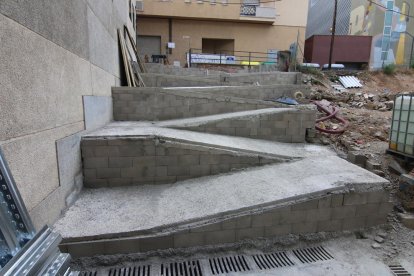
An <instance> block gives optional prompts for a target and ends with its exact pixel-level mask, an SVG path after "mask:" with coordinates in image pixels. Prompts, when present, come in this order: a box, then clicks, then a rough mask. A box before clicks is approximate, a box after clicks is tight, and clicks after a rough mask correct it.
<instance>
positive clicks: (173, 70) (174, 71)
mask: <svg viewBox="0 0 414 276" xmlns="http://www.w3.org/2000/svg"><path fill="white" fill-rule="evenodd" d="M145 67H146V68H147V71H148V73H155V74H165V75H176V76H208V75H216V76H217V75H220V74H222V73H223V72H222V71H215V70H209V69H204V68H184V67H178V66H171V65H167V66H166V65H163V64H159V63H146V64H145Z"/></svg>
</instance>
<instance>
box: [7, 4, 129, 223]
mask: <svg viewBox="0 0 414 276" xmlns="http://www.w3.org/2000/svg"><path fill="white" fill-rule="evenodd" d="M129 11H131V13H129ZM133 11H134V3H132V1H128V0H116V1H111V0H101V1H92V0H71V1H67V0H56V1H41V0H33V1H14V0H2V1H0V42H1V47H0V63H1V66H0V87H1V88H0V99H1V100H0V112H1V115H0V148H1V150H2V152H3V153H4V155H5V157H6V159H7V162H8V163H9V166H10V169H11V172H12V174H13V176H14V178H15V181H16V184H17V186H18V189H19V191H20V193H21V195H22V198H23V200H24V203H25V205H26V207H27V209H28V211H29V213H30V216H31V218H32V220H33V222H34V224H35V226H36V228H37V229H39V228H40V227H42V226H43V225H44V224H49V225H51V224H52V223H53V222H54V220H55V219H57V218H58V217H59V216H60V214H61V212H62V210H64V209H65V208H66V207H67V206H68V205H70V204H71V203H72V202H73V201H74V199H75V198H76V195H77V193H78V192H79V190H80V189H81V187H82V170H81V158H80V146H79V141H80V134H81V133H82V131H85V130H91V129H94V128H96V127H98V126H100V125H103V124H105V123H106V122H107V121H109V120H110V119H111V116H112V109H111V106H112V104H111V86H116V85H119V84H120V79H121V70H120V68H121V67H120V59H119V50H118V37H117V29H118V28H123V26H124V25H126V26H127V27H128V29H129V30H130V32H132V33H134V34H135V31H134V24H133V23H132V22H133V21H134V17H133V14H134V13H133ZM94 112H95V115H96V114H97V115H96V116H91V114H92V115H93V113H94Z"/></svg>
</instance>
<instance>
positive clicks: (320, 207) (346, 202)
mask: <svg viewBox="0 0 414 276" xmlns="http://www.w3.org/2000/svg"><path fill="white" fill-rule="evenodd" d="M391 209H392V204H391V203H390V202H389V193H388V192H387V191H383V190H380V191H371V192H361V193H358V192H354V193H347V192H344V193H339V194H332V195H327V196H324V197H322V198H319V199H313V200H309V201H305V202H302V203H296V204H292V205H289V206H285V207H275V208H271V209H268V210H266V211H264V212H261V213H251V214H246V215H243V216H239V217H237V218H227V219H226V218H221V219H219V218H215V219H212V220H213V221H216V222H215V223H214V222H213V223H208V224H207V223H204V224H201V223H200V224H198V225H197V224H192V225H187V226H185V225H183V226H181V227H180V228H177V227H176V228H172V229H164V230H163V231H159V232H158V234H157V233H153V234H147V235H144V236H136V237H129V238H119V239H107V240H97V241H85V242H75V243H70V242H65V241H63V245H62V246H61V249H62V250H63V251H65V252H68V253H70V254H71V255H72V256H73V257H75V258H76V257H81V256H93V255H97V254H118V253H132V252H134V253H136V252H146V251H151V250H158V249H168V248H186V247H194V246H205V245H212V244H223V243H234V242H238V241H241V240H246V239H252V238H258V237H277V236H283V235H287V234H307V233H316V232H331V231H343V230H357V229H362V228H365V227H371V226H376V225H380V224H385V223H386V222H387V214H388V213H389V212H390V211H391Z"/></svg>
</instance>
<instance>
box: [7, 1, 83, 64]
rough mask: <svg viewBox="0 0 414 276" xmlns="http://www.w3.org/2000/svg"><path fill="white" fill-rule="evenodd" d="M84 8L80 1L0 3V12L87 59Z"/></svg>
mask: <svg viewBox="0 0 414 276" xmlns="http://www.w3.org/2000/svg"><path fill="white" fill-rule="evenodd" d="M86 7H87V4H86V3H85V1H81V0H75V1H65V0H58V1H53V2H49V1H44V0H41V1H28V2H20V1H13V0H4V1H1V2H0V13H1V14H3V15H5V16H7V17H9V18H12V19H13V20H15V21H16V22H18V23H19V24H20V25H22V26H25V27H26V28H28V29H30V30H31V31H33V32H35V33H38V34H40V35H41V36H43V37H44V38H46V39H47V40H49V41H52V42H53V43H56V44H57V45H59V46H61V47H63V48H65V49H67V50H68V51H70V52H72V53H74V54H76V55H78V56H80V57H82V58H84V59H88V57H89V48H88V29H87V17H86ZM46 19H47V24H45V22H46V21H45V20H46ZM20 46H23V44H20ZM32 57H33V56H32Z"/></svg>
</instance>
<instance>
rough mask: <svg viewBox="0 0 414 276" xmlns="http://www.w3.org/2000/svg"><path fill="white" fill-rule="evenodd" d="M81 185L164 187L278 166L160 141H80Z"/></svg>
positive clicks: (269, 160)
mask: <svg viewBox="0 0 414 276" xmlns="http://www.w3.org/2000/svg"><path fill="white" fill-rule="evenodd" d="M81 148H82V159H83V176H84V185H85V186H86V187H90V188H100V187H116V186H126V185H141V184H165V183H174V182H176V181H180V180H186V179H190V178H197V177H202V176H208V175H215V174H220V173H226V172H229V171H232V170H239V169H243V168H247V167H252V166H261V165H265V164H269V163H276V162H282V161H285V160H281V159H279V158H272V157H270V156H260V155H255V154H251V153H250V154H248V153H243V152H233V151H230V150H225V149H218V148H209V147H205V146H199V145H194V144H185V143H180V142H172V141H168V140H163V139H162V138H160V139H158V138H153V137H148V138H135V139H134V138H129V139H128V138H119V139H91V138H88V139H83V140H82V142H81Z"/></svg>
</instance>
